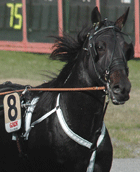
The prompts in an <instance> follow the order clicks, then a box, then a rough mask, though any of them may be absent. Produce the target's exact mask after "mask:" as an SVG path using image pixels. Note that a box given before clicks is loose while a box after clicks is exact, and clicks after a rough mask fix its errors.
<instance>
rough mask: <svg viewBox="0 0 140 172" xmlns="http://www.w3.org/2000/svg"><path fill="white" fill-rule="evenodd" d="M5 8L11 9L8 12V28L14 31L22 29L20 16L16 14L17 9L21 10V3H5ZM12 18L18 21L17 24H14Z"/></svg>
mask: <svg viewBox="0 0 140 172" xmlns="http://www.w3.org/2000/svg"><path fill="white" fill-rule="evenodd" d="M6 5H7V7H9V8H11V11H10V27H13V28H14V29H21V27H22V15H21V14H19V13H18V9H19V8H22V3H16V4H14V3H7V4H6ZM14 17H15V18H16V19H18V24H14Z"/></svg>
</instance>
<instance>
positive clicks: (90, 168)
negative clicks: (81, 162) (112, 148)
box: [86, 122, 106, 172]
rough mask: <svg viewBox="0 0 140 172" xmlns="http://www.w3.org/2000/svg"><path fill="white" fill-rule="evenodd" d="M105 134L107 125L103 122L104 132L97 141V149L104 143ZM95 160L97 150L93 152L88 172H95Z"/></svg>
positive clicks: (102, 131)
mask: <svg viewBox="0 0 140 172" xmlns="http://www.w3.org/2000/svg"><path fill="white" fill-rule="evenodd" d="M105 132H106V127H105V123H104V122H103V126H102V130H101V135H100V136H99V138H98V141H97V148H98V147H99V145H100V144H101V143H102V141H103V139H104V136H105ZM95 158H96V150H95V151H93V153H92V155H91V158H90V162H89V165H88V168H87V171H86V172H93V170H94V164H95Z"/></svg>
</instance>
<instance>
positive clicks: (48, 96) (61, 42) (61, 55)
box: [35, 26, 93, 118]
mask: <svg viewBox="0 0 140 172" xmlns="http://www.w3.org/2000/svg"><path fill="white" fill-rule="evenodd" d="M91 29H93V27H92V26H89V27H87V26H84V27H83V28H82V30H81V31H80V32H79V33H78V35H77V40H75V39H74V38H72V37H71V36H70V35H68V34H64V36H63V37H57V36H55V37H54V38H55V40H56V41H55V44H54V47H53V48H54V51H53V52H52V54H51V55H50V58H52V59H54V60H55V59H58V60H60V61H64V62H66V65H65V66H64V67H63V69H62V70H61V72H60V74H58V76H57V77H56V78H54V79H53V80H51V81H50V82H48V83H44V84H42V85H39V86H38V87H39V88H40V87H42V88H45V87H46V88H63V87H64V83H65V81H66V79H67V78H68V76H69V74H70V72H71V70H72V68H73V66H74V65H75V63H76V61H77V54H78V52H79V51H80V50H81V48H82V46H83V44H84V42H85V39H86V36H87V34H88V32H90V30H91ZM41 94H43V96H40V99H39V101H38V105H37V106H36V110H35V111H36V112H37V115H36V117H37V118H38V116H39V114H42V113H45V111H44V110H43V108H41V109H40V106H42V107H45V104H46V103H47V104H50V105H52V102H53V101H54V99H55V98H56V96H57V94H58V93H57V92H41ZM48 101H49V102H48ZM54 106H55V105H53V107H54ZM53 107H48V108H50V110H51V108H53ZM45 110H47V109H45Z"/></svg>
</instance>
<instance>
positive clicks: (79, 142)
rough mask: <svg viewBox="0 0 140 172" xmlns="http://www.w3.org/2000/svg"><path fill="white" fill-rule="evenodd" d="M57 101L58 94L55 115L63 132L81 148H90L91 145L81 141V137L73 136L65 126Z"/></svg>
mask: <svg viewBox="0 0 140 172" xmlns="http://www.w3.org/2000/svg"><path fill="white" fill-rule="evenodd" d="M59 99H60V94H58V96H57V102H56V107H57V110H56V113H57V117H58V119H59V122H60V124H61V127H62V128H63V130H64V132H65V133H66V134H67V135H68V136H69V137H70V138H71V139H72V140H74V141H75V142H77V143H78V144H80V145H82V146H85V147H87V148H89V149H90V148H91V146H92V143H91V142H89V141H87V140H85V139H83V138H82V137H80V136H78V135H77V134H75V133H74V132H73V131H72V130H71V129H70V128H69V127H68V125H67V123H66V121H65V119H64V116H63V113H62V110H61V109H60V106H59Z"/></svg>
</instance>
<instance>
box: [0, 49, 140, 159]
mask: <svg viewBox="0 0 140 172" xmlns="http://www.w3.org/2000/svg"><path fill="white" fill-rule="evenodd" d="M63 65H64V63H62V62H59V61H53V60H50V59H49V56H48V55H44V54H43V55H41V54H32V53H23V52H8V51H0V80H1V81H6V80H7V79H8V80H13V79H15V78H16V79H18V80H17V81H20V80H19V79H22V80H23V82H25V81H26V80H27V81H26V84H31V83H32V82H31V81H34V84H35V85H36V84H38V83H42V82H43V80H48V78H47V77H45V76H42V75H41V74H45V73H46V72H45V71H44V70H50V71H52V72H55V73H58V70H60V69H61V68H62V67H63ZM128 66H129V70H130V72H129V73H130V74H129V79H130V81H131V83H132V90H131V94H130V100H129V101H128V102H126V103H125V104H124V105H120V106H115V105H113V104H112V103H111V102H110V104H109V107H108V109H107V112H106V115H105V123H106V126H107V128H108V130H109V133H110V136H111V140H112V143H113V147H114V157H115V158H132V157H133V158H134V157H137V158H140V96H139V95H140V86H139V85H140V61H139V60H131V61H130V62H129V63H128ZM28 82H29V83H28Z"/></svg>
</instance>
